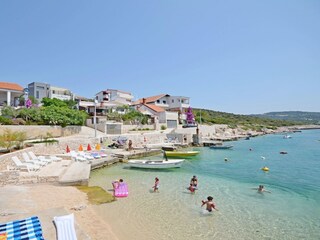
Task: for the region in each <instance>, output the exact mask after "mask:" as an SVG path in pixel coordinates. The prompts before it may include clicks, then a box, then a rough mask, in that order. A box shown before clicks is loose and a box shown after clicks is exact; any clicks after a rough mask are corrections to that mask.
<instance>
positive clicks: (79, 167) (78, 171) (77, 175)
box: [59, 162, 91, 186]
mask: <svg viewBox="0 0 320 240" xmlns="http://www.w3.org/2000/svg"><path fill="white" fill-rule="evenodd" d="M90 170H91V165H90V164H88V163H86V162H72V163H71V164H70V165H69V166H68V168H67V169H66V171H65V172H64V173H63V174H62V175H60V177H59V184H61V185H68V186H72V185H87V184H88V181H89V177H90Z"/></svg>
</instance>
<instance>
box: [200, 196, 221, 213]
mask: <svg viewBox="0 0 320 240" xmlns="http://www.w3.org/2000/svg"><path fill="white" fill-rule="evenodd" d="M212 200H213V197H211V196H209V197H207V201H203V200H202V205H201V207H202V206H204V205H206V210H207V211H208V212H212V210H213V209H214V210H216V211H218V209H216V205H215V204H214V202H213V201H212Z"/></svg>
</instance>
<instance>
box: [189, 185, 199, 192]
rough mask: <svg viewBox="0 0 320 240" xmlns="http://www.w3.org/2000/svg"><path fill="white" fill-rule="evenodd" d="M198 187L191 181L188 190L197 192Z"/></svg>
mask: <svg viewBox="0 0 320 240" xmlns="http://www.w3.org/2000/svg"><path fill="white" fill-rule="evenodd" d="M196 189H197V187H195V186H194V185H192V183H190V186H189V187H188V190H189V191H190V192H191V193H195V192H196Z"/></svg>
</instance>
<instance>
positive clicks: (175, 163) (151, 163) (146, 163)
mask: <svg viewBox="0 0 320 240" xmlns="http://www.w3.org/2000/svg"><path fill="white" fill-rule="evenodd" d="M183 161H184V159H170V160H167V161H166V160H148V159H146V160H129V161H128V164H129V166H130V167H134V168H156V169H164V168H179V167H181V165H182V163H183Z"/></svg>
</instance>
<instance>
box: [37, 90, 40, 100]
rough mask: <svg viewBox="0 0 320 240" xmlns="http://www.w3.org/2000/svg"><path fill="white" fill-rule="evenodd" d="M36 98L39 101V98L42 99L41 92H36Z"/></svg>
mask: <svg viewBox="0 0 320 240" xmlns="http://www.w3.org/2000/svg"><path fill="white" fill-rule="evenodd" d="M36 98H37V99H39V98H40V94H39V91H36Z"/></svg>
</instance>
